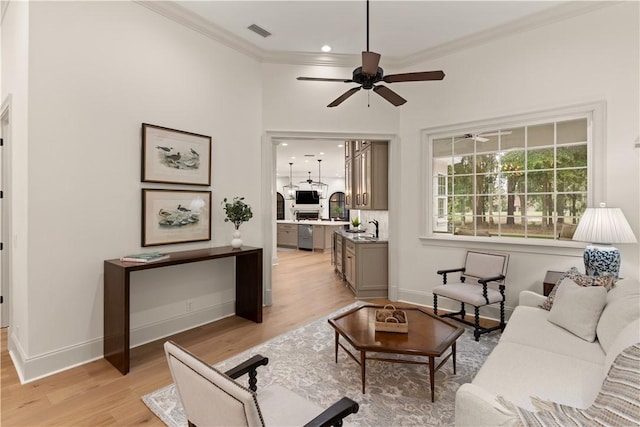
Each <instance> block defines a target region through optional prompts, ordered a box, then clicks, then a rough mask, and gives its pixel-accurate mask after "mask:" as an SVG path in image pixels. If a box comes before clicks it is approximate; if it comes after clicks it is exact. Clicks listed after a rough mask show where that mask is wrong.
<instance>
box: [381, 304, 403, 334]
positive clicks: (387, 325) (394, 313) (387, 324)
mask: <svg viewBox="0 0 640 427" xmlns="http://www.w3.org/2000/svg"><path fill="white" fill-rule="evenodd" d="M376 331H378V332H399V333H403V334H406V333H408V332H409V323H408V320H407V312H406V311H404V310H398V309H396V307H395V306H394V305H392V304H387V305H385V306H384V307H383V308H381V309H378V310H376Z"/></svg>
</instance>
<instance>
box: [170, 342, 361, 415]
mask: <svg viewBox="0 0 640 427" xmlns="http://www.w3.org/2000/svg"><path fill="white" fill-rule="evenodd" d="M164 348H165V353H166V356H167V362H168V364H169V368H170V370H171V375H172V376H173V380H174V382H175V385H176V388H177V391H178V395H179V396H180V400H181V402H182V406H183V407H184V411H185V413H186V416H187V419H188V421H189V426H198V427H207V426H220V427H223V426H224V427H231V426H246V427H248V426H309V427H311V426H318V427H320V426H341V425H342V419H343V418H344V417H346V416H348V415H350V414H352V413H356V412H358V404H357V403H356V402H354V401H353V400H351V399H349V398H346V397H344V398H342V399H341V400H339V401H338V402H336V403H335V404H334V405H332V406H331V407H330V408H328V409H326V410H325V409H324V408H322V407H320V406H318V405H316V404H315V403H313V402H310V401H308V400H306V399H304V398H303V397H301V396H299V395H297V394H296V393H294V392H292V391H290V390H288V389H286V388H284V387H282V386H279V385H270V386H269V387H264V388H262V389H261V390H260V393H257V371H256V369H257V368H258V367H259V366H263V365H266V364H267V363H268V362H269V360H268V359H267V358H266V357H263V356H260V355H256V356H254V357H252V358H251V359H249V360H247V361H246V362H244V363H242V364H240V365H238V366H236V367H234V368H232V369H230V370H228V371H226V372H221V371H219V370H217V369H215V368H213V367H211V366H209V365H208V364H206V363H205V362H204V361H202V360H200V359H199V358H198V357H197V356H195V355H193V354H191V353H190V352H188V351H187V350H185V349H184V348H182V347H180V346H179V345H177V344H175V343H173V342H171V341H167V342H166V343H165V344H164ZM245 374H248V376H249V387H248V388H247V387H245V386H243V385H241V384H239V383H238V382H236V381H235V379H237V378H239V377H240V376H242V375H245Z"/></svg>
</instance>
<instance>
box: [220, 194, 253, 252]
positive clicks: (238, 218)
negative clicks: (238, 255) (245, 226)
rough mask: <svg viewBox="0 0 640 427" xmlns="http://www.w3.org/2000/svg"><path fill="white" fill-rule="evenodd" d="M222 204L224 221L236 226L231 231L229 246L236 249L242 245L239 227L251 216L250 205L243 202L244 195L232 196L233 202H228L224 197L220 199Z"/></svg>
mask: <svg viewBox="0 0 640 427" xmlns="http://www.w3.org/2000/svg"><path fill="white" fill-rule="evenodd" d="M222 206H223V209H224V212H225V214H226V218H225V219H224V222H232V223H233V225H234V227H235V228H236V230H235V231H234V232H233V239H232V240H231V247H233V248H235V249H238V248H240V247H241V246H242V239H241V237H242V236H241V235H240V230H239V228H240V226H241V225H242V223H243V222H247V221H249V220H250V219H251V218H252V217H253V212H251V206H249V205H248V204H246V203H245V202H244V197H234V198H233V202H228V201H227V198H226V197H225V198H224V199H223V200H222Z"/></svg>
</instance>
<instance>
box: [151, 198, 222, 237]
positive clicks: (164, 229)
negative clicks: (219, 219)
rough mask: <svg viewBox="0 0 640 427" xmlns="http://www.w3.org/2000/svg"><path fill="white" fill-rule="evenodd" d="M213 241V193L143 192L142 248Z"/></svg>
mask: <svg viewBox="0 0 640 427" xmlns="http://www.w3.org/2000/svg"><path fill="white" fill-rule="evenodd" d="M202 240H211V191H190V190H154V189H148V188H145V189H143V190H142V246H155V245H169V244H173V243H187V242H199V241H202Z"/></svg>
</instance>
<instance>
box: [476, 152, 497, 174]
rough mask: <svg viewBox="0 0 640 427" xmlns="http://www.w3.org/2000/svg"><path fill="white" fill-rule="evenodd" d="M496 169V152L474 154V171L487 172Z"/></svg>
mask: <svg viewBox="0 0 640 427" xmlns="http://www.w3.org/2000/svg"><path fill="white" fill-rule="evenodd" d="M497 170H498V161H497V160H496V153H495V152H494V153H492V154H482V155H479V156H476V173H488V172H494V171H497Z"/></svg>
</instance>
